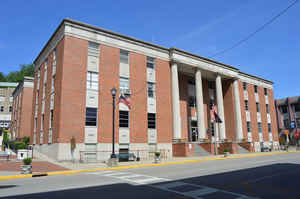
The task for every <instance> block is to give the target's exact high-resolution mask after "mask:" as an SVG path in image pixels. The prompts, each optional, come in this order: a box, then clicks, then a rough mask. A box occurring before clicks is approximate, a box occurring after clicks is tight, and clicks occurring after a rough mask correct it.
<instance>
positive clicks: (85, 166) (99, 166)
mask: <svg viewBox="0 0 300 199" xmlns="http://www.w3.org/2000/svg"><path fill="white" fill-rule="evenodd" d="M290 152H296V151H295V150H293V151H292V150H290ZM284 153H286V152H285V151H274V152H257V153H246V154H231V155H229V157H226V158H224V155H217V156H215V155H209V156H198V157H173V158H171V159H167V160H162V161H161V162H160V165H162V164H165V165H169V164H173V163H174V164H175V163H176V164H180V163H189V162H191V163H192V162H201V161H210V160H222V159H236V158H243V157H256V156H270V155H276V154H284ZM153 163H154V160H147V161H138V162H137V161H130V162H118V166H120V167H126V166H133V165H137V166H139V165H149V164H153ZM57 164H58V165H60V166H61V167H64V168H68V169H70V170H86V169H103V168H108V167H107V165H106V163H101V162H100V163H79V162H76V163H72V162H57Z"/></svg>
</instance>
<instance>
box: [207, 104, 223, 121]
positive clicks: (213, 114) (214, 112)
mask: <svg viewBox="0 0 300 199" xmlns="http://www.w3.org/2000/svg"><path fill="white" fill-rule="evenodd" d="M210 118H211V120H213V121H214V122H216V123H222V120H221V118H220V117H219V115H218V114H217V107H216V106H215V105H213V106H212V108H211V110H210Z"/></svg>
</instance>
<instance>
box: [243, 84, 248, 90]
mask: <svg viewBox="0 0 300 199" xmlns="http://www.w3.org/2000/svg"><path fill="white" fill-rule="evenodd" d="M243 89H244V91H246V90H247V83H246V82H243Z"/></svg>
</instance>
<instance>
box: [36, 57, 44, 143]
mask: <svg viewBox="0 0 300 199" xmlns="http://www.w3.org/2000/svg"><path fill="white" fill-rule="evenodd" d="M44 69H45V68H44V63H42V64H41V66H40V83H39V84H40V86H39V90H38V93H39V96H38V113H37V127H36V132H37V133H36V134H37V135H36V138H37V142H36V144H42V143H40V132H41V120H42V99H43V88H44V83H43V82H44ZM37 73H38V71H37Z"/></svg>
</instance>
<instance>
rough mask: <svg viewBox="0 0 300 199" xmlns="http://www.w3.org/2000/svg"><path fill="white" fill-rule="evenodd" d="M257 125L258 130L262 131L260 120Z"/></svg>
mask: <svg viewBox="0 0 300 199" xmlns="http://www.w3.org/2000/svg"><path fill="white" fill-rule="evenodd" d="M257 126H258V132H259V133H262V128H261V122H258V123H257Z"/></svg>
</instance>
